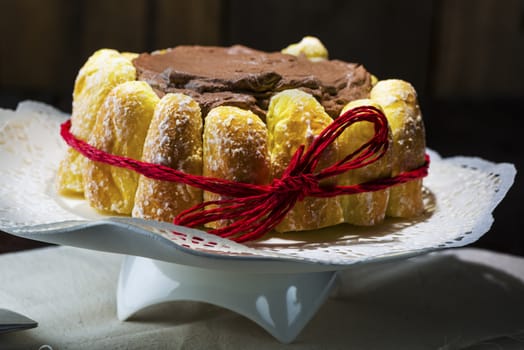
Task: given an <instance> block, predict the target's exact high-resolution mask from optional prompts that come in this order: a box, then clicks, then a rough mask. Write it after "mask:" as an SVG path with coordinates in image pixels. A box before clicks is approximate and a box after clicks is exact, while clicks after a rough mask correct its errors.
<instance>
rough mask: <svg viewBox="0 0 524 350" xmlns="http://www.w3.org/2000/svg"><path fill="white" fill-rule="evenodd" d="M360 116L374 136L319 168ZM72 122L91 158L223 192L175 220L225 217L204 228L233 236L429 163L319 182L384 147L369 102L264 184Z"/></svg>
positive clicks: (75, 143)
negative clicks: (112, 141) (144, 151)
mask: <svg viewBox="0 0 524 350" xmlns="http://www.w3.org/2000/svg"><path fill="white" fill-rule="evenodd" d="M358 122H370V123H372V124H373V125H374V131H375V134H374V135H373V137H372V138H371V139H370V140H368V141H367V142H366V143H364V144H363V145H362V146H360V147H359V148H358V149H357V150H355V151H354V152H352V153H350V154H348V155H347V156H346V157H344V158H343V159H341V160H339V161H338V162H336V163H334V164H332V165H330V166H328V167H326V168H324V169H320V170H318V171H317V169H316V168H317V165H318V162H319V161H320V159H321V155H322V153H323V152H324V151H325V149H326V148H327V147H329V146H330V145H331V144H332V143H333V142H334V141H335V140H336V139H337V138H338V137H339V136H340V135H341V134H342V132H343V131H344V130H345V129H346V128H348V127H349V126H351V125H352V124H354V123H358ZM70 128H71V120H67V121H66V122H64V123H63V124H62V125H61V130H60V134H61V136H62V138H63V139H64V140H65V142H66V143H67V144H68V145H69V146H70V147H72V148H74V149H75V150H77V151H78V152H80V153H81V154H82V155H84V156H85V157H87V158H89V159H90V160H93V161H96V162H102V163H105V164H108V165H112V166H117V167H121V168H126V169H129V170H132V171H135V172H137V173H139V174H141V175H143V176H146V177H148V178H151V179H154V180H162V181H170V182H178V183H183V184H186V185H190V186H193V187H197V188H200V189H202V190H204V191H209V192H213V193H216V194H219V195H221V196H224V197H226V198H225V199H220V200H215V201H207V202H203V203H201V204H198V205H196V206H194V207H192V208H190V209H188V210H185V211H183V212H182V213H180V214H179V215H178V216H177V217H175V219H174V223H175V224H177V225H184V226H188V227H195V226H201V225H204V224H208V223H211V222H217V221H220V222H229V223H228V225H227V226H225V227H221V228H217V229H211V230H209V231H208V232H209V233H212V234H215V235H218V236H220V237H226V238H229V239H231V240H234V241H236V242H245V241H249V240H254V239H257V238H260V237H262V236H263V235H264V234H266V233H267V232H269V231H271V230H272V229H273V228H275V226H277V225H278V224H279V223H280V222H281V221H282V220H283V219H284V217H285V215H286V214H287V213H288V212H289V211H290V210H291V209H292V208H293V207H294V206H295V203H296V202H297V201H301V200H302V199H304V198H305V197H322V198H327V197H334V196H338V195H345V194H356V193H363V192H374V191H379V190H383V189H385V188H388V187H391V186H393V185H397V184H401V183H405V182H408V181H411V180H414V179H419V178H422V177H425V176H426V175H427V174H428V167H429V157H428V155H426V157H425V162H424V164H423V165H422V166H421V167H419V168H417V169H414V170H411V171H407V172H404V173H401V174H399V175H397V176H394V177H390V178H385V179H377V180H372V181H368V182H364V183H361V184H356V185H349V186H339V185H334V184H330V185H326V184H321V181H322V180H324V179H327V178H330V177H333V176H337V175H340V174H342V173H344V172H346V171H348V170H352V169H357V168H361V167H364V166H366V165H369V164H371V163H373V162H376V161H377V160H378V159H380V158H381V157H382V156H383V155H384V154H385V153H386V151H387V149H388V122H387V119H386V117H385V116H384V114H383V113H382V111H380V110H379V109H377V108H375V107H373V106H362V107H357V108H354V109H351V110H349V111H347V112H345V113H344V114H342V115H341V116H340V117H338V118H337V119H335V120H334V121H333V122H332V123H331V124H330V125H328V126H327V127H326V128H325V129H324V130H322V132H321V133H320V134H319V135H318V136H317V137H316V138H315V139H314V140H313V142H312V143H311V145H310V146H309V147H308V148H307V149H306V148H305V146H304V145H302V146H300V147H299V148H298V149H297V151H296V152H295V154H294V155H293V157H292V159H291V161H290V162H289V165H288V167H287V168H286V169H285V170H284V173H283V174H282V176H281V177H280V178H276V179H273V181H272V183H270V184H267V185H256V184H248V183H242V182H234V181H229V180H225V179H220V178H214V177H206V176H201V175H193V174H187V173H184V172H182V171H179V170H176V169H172V168H169V167H167V166H164V165H160V164H152V163H147V162H142V161H139V160H135V159H131V158H128V157H124V156H117V155H113V154H109V153H107V152H104V151H101V150H99V149H97V148H95V147H93V146H91V145H89V144H88V143H87V142H85V141H82V140H80V139H78V138H76V137H75V136H74V135H73V134H72V133H71V131H70Z"/></svg>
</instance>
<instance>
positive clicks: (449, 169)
mask: <svg viewBox="0 0 524 350" xmlns="http://www.w3.org/2000/svg"><path fill="white" fill-rule="evenodd" d="M66 118H68V116H67V115H65V114H63V113H61V112H60V111H57V110H55V109H53V108H52V107H49V106H47V105H43V104H40V103H36V102H30V101H27V102H24V103H21V104H20V105H19V106H18V108H17V110H16V111H10V110H1V112H0V181H1V183H2V186H1V187H0V230H3V231H5V232H9V233H11V234H14V235H17V236H21V237H25V238H30V239H34V240H38V241H44V242H49V243H56V244H63V245H71V246H76V247H82V248H87V249H95V250H101V251H107V252H115V253H121V254H125V255H127V256H128V257H126V259H125V262H124V266H123V267H122V272H121V277H120V282H119V292H118V293H119V298H118V303H119V305H118V314H119V317H120V318H121V319H126V318H128V317H130V316H131V315H132V314H133V313H135V312H137V311H138V310H140V309H141V308H144V307H146V306H148V305H152V304H155V303H158V302H163V301H167V300H179V299H186V300H187V299H191V300H201V301H207V302H212V303H215V304H218V305H222V306H225V307H228V308H230V309H232V310H235V311H237V312H239V313H241V314H244V315H246V316H247V317H250V318H251V319H253V320H255V322H257V323H259V324H260V325H262V326H263V327H264V328H266V329H267V330H268V331H269V332H270V333H272V334H273V335H275V336H276V337H277V338H278V339H279V340H281V341H284V342H287V341H290V340H292V339H293V338H294V337H295V336H296V334H298V332H299V331H300V329H301V328H302V327H303V326H304V325H305V323H306V322H307V320H308V319H309V318H310V317H311V316H312V315H313V314H314V311H315V310H316V308H318V307H319V306H320V304H321V301H322V300H324V299H325V297H326V296H327V295H328V291H329V289H330V288H331V286H332V285H333V281H334V279H335V277H334V276H335V272H336V271H338V270H341V269H347V268H350V267H351V268H353V267H354V266H356V265H362V264H367V263H371V262H374V263H379V262H384V261H388V260H391V259H398V258H406V257H410V256H414V255H418V254H422V253H426V252H430V251H434V250H438V249H444V248H452V247H460V246H464V245H467V244H470V243H472V242H474V241H476V240H477V239H479V238H480V237H481V236H482V235H483V234H484V233H486V232H487V231H488V230H489V228H490V227H491V224H492V222H493V216H492V212H493V210H494V208H495V207H496V206H497V205H498V203H499V202H500V201H501V200H502V199H503V198H504V196H505V194H506V193H507V191H508V190H509V188H510V187H511V185H512V183H513V181H514V177H515V174H516V170H515V167H514V166H513V165H512V164H507V163H500V164H496V163H492V162H489V161H486V160H482V159H479V158H470V157H453V158H445V159H444V158H441V157H440V156H439V155H438V154H437V153H436V152H433V151H428V152H429V153H430V156H431V165H430V170H429V176H428V177H427V178H425V179H424V186H425V208H426V210H425V213H424V214H423V215H422V216H421V217H418V218H416V219H413V220H394V219H387V220H386V221H385V222H384V223H383V224H381V225H377V226H373V227H366V228H362V227H353V226H350V225H339V226H336V227H331V228H327V229H322V230H316V231H310V232H302V233H286V234H269V235H267V236H266V237H264V238H263V239H261V240H259V241H256V242H248V243H246V244H238V243H235V242H232V241H229V240H226V239H222V238H219V237H216V236H213V235H210V234H207V233H206V232H204V231H201V230H197V229H190V228H186V227H181V226H175V225H172V224H169V223H160V222H155V221H148V220H141V219H135V218H128V217H109V216H104V215H101V214H99V213H97V212H95V211H94V210H92V209H91V208H89V206H88V205H87V203H86V202H85V201H84V200H83V199H82V198H65V197H62V196H58V195H57V194H56V191H55V189H54V177H55V172H56V168H57V166H58V163H59V161H60V159H61V158H62V155H63V153H64V152H65V149H66V145H65V144H64V143H63V142H62V140H61V139H60V136H59V125H60V123H61V122H63V121H64V120H65V119H66ZM152 271H156V272H154V273H152ZM232 274H233V275H232ZM147 276H149V277H147ZM155 276H156V277H155ZM144 278H145V279H146V280H148V282H147V284H148V285H150V286H155V288H149V291H150V292H148V293H144V292H143V291H141V285H143V283H144V282H143V281H144ZM233 281H236V282H235V283H233ZM238 283H241V285H242V286H243V290H244V291H245V292H243V295H238V290H237V291H236V292H235V290H236V289H238V288H236V289H235V288H234V286H235V285H238ZM217 285H219V286H221V288H219V289H216V288H213V287H216V286H217ZM184 288H185V289H184ZM209 288H211V290H214V291H216V293H215V292H213V293H210V292H206V290H208V291H209V290H210V289H209ZM261 291H262V292H261ZM235 293H236V294H235ZM241 294H242V293H241ZM233 296H234V297H233ZM261 296H263V298H261ZM282 303H283V304H282ZM277 305H284V306H286V307H284V308H281V307H278V306H277ZM306 306H307V307H306ZM276 310H284V311H282V312H280V311H276ZM277 314H278V315H277ZM297 315H298V316H297Z"/></svg>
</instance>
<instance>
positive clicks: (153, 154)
mask: <svg viewBox="0 0 524 350" xmlns="http://www.w3.org/2000/svg"><path fill="white" fill-rule="evenodd" d="M142 160H143V161H145V162H148V163H154V164H161V165H165V166H168V167H170V168H173V169H177V170H180V171H183V172H185V173H187V174H195V175H202V116H201V113H200V107H199V105H198V103H196V102H195V101H194V100H193V99H192V98H191V97H189V96H186V95H183V94H167V95H165V96H164V97H162V99H161V100H160V102H159V103H158V105H157V106H156V108H155V112H154V115H153V119H152V120H151V124H150V126H149V131H148V133H147V137H146V139H145V142H144V150H143V154H142ZM201 202H202V190H200V189H198V188H196V187H192V186H189V185H184V184H180V183H174V182H168V181H157V180H152V179H149V178H147V177H145V176H140V179H139V182H138V188H137V191H136V196H135V205H134V208H133V216H134V217H140V218H144V219H153V220H159V221H173V218H174V217H175V216H176V215H178V214H179V213H180V212H182V211H183V210H186V209H189V208H190V207H192V206H194V205H197V204H199V203H201Z"/></svg>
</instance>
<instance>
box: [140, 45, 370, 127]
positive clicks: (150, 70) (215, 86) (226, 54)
mask: <svg viewBox="0 0 524 350" xmlns="http://www.w3.org/2000/svg"><path fill="white" fill-rule="evenodd" d="M133 64H134V65H135V67H136V69H137V74H138V79H139V80H143V81H146V82H147V83H149V84H150V85H151V86H152V87H153V89H154V90H155V91H156V92H157V94H158V95H159V96H163V95H164V94H165V93H169V92H179V93H184V94H187V95H189V96H191V97H193V98H194V99H195V100H197V101H198V102H199V104H200V106H201V108H202V114H203V115H206V114H207V113H208V111H209V110H210V109H211V108H213V107H217V106H221V105H229V106H237V107H241V108H245V109H249V110H251V111H253V112H254V113H256V114H258V115H259V116H260V117H262V119H263V120H265V114H266V110H267V107H268V104H269V99H270V98H271V96H273V94H275V93H277V92H279V91H282V90H286V89H292V88H298V89H301V90H303V91H305V92H308V93H310V94H312V95H313V96H315V98H316V99H317V100H318V101H319V102H320V103H321V104H322V105H323V106H324V108H325V110H326V112H327V113H328V114H329V115H330V116H331V117H333V118H336V117H337V116H338V115H339V114H340V111H341V110H342V108H343V107H344V105H345V104H346V103H348V102H350V101H352V100H355V99H359V98H366V97H368V96H369V91H370V90H371V77H370V74H369V73H368V72H367V71H366V69H365V68H364V67H363V66H362V65H360V64H356V63H348V62H344V61H339V60H325V61H318V62H312V61H310V60H308V59H307V58H306V57H303V56H298V57H296V56H291V55H287V54H282V53H279V52H273V53H267V52H262V51H258V50H254V49H250V48H248V47H245V46H240V45H236V46H231V47H215V46H177V47H175V48H173V49H169V50H166V51H165V52H162V53H154V54H148V53H143V54H141V55H140V56H138V57H137V58H135V59H134V60H133Z"/></svg>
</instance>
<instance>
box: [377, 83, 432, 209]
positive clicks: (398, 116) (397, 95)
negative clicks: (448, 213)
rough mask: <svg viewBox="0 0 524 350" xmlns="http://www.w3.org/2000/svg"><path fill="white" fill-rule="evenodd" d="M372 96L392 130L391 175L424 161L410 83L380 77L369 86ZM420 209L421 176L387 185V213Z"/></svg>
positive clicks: (419, 119) (422, 139)
mask: <svg viewBox="0 0 524 350" xmlns="http://www.w3.org/2000/svg"><path fill="white" fill-rule="evenodd" d="M371 99H372V100H373V101H374V102H376V103H378V104H380V105H381V106H382V109H383V110H384V113H385V114H386V117H387V119H388V122H389V125H390V127H391V131H392V134H393V144H392V149H393V159H392V175H393V176H396V175H398V174H399V173H401V172H404V171H408V170H412V169H416V168H418V167H419V166H421V165H422V164H424V160H425V158H424V157H425V152H426V141H425V130H424V123H423V121H422V115H421V113H420V108H419V106H418V102H417V93H416V91H415V89H414V88H413V86H411V84H409V83H408V82H405V81H402V80H395V79H391V80H381V81H379V82H378V83H377V84H376V85H375V86H374V87H373V89H372V90H371ZM423 210H424V204H423V201H422V180H421V179H419V180H413V181H410V182H407V183H404V184H400V185H396V186H393V187H391V188H390V194H389V203H388V208H387V212H386V214H387V215H388V216H393V217H403V218H408V217H414V216H417V215H420V214H421V213H422V212H423Z"/></svg>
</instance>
